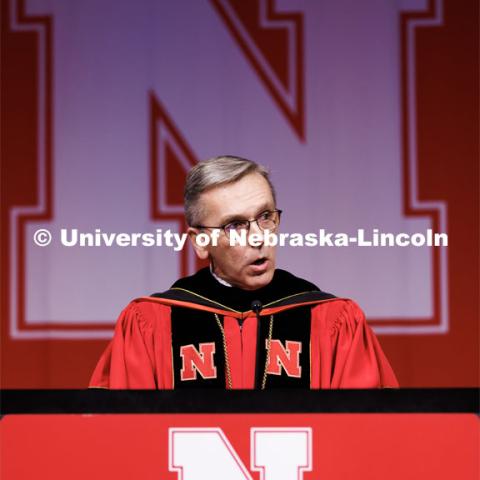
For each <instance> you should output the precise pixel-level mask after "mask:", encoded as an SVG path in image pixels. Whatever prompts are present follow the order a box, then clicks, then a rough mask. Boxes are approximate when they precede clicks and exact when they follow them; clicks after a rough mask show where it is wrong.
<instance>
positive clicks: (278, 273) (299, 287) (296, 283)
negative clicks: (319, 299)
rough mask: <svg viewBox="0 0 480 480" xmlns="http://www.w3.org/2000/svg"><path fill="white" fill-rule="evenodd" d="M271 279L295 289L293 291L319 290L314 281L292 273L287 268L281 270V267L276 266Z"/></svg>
mask: <svg viewBox="0 0 480 480" xmlns="http://www.w3.org/2000/svg"><path fill="white" fill-rule="evenodd" d="M272 281H274V282H278V283H279V284H281V285H283V286H284V287H287V288H289V289H291V290H292V291H295V293H301V292H313V291H319V290H320V288H318V287H317V285H315V284H314V283H312V282H310V281H308V280H306V279H304V278H301V277H297V276H296V275H294V274H293V273H290V272H288V271H287V270H282V269H281V268H277V269H276V270H275V275H274V277H273V280H272Z"/></svg>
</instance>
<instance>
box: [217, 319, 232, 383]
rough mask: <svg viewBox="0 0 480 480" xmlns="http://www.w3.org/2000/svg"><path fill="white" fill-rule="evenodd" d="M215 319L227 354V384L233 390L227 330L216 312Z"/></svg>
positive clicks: (224, 351) (224, 352)
mask: <svg viewBox="0 0 480 480" xmlns="http://www.w3.org/2000/svg"><path fill="white" fill-rule="evenodd" d="M214 315H215V320H216V321H217V325H218V328H220V331H221V332H222V341H223V354H224V355H225V370H226V372H227V386H228V389H229V390H232V375H231V373H230V361H229V360H228V351H227V340H226V339H225V330H224V329H223V326H222V322H221V321H220V318H219V317H218V315H217V314H216V313H215V314H214Z"/></svg>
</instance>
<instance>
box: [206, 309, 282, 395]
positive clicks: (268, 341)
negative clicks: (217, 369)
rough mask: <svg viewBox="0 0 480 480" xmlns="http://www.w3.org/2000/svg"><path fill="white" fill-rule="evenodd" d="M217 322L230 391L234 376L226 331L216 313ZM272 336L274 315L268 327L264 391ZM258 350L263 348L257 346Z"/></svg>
mask: <svg viewBox="0 0 480 480" xmlns="http://www.w3.org/2000/svg"><path fill="white" fill-rule="evenodd" d="M214 315H215V320H216V321H217V325H218V328H219V329H220V332H222V343H223V353H224V356H225V371H226V373H227V386H228V389H229V390H232V374H231V371H230V361H229V359H228V350H227V340H226V338H225V330H224V328H223V326H222V322H221V321H220V318H219V316H218V315H217V314H216V313H214ZM257 328H260V325H257ZM272 335H273V315H270V324H269V327H268V339H267V357H266V360H265V369H264V371H263V379H262V387H261V389H262V390H265V386H266V384H267V368H268V364H269V363H270V346H271V344H272ZM257 348H261V346H260V345H257Z"/></svg>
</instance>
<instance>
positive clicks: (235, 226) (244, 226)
mask: <svg viewBox="0 0 480 480" xmlns="http://www.w3.org/2000/svg"><path fill="white" fill-rule="evenodd" d="M223 229H224V230H225V233H226V235H227V237H230V232H233V231H235V232H237V233H241V232H242V231H243V230H248V222H247V221H244V222H232V223H229V224H228V225H225V227H223Z"/></svg>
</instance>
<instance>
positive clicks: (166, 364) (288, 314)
mask: <svg viewBox="0 0 480 480" xmlns="http://www.w3.org/2000/svg"><path fill="white" fill-rule="evenodd" d="M185 214H186V220H187V223H188V225H189V228H188V234H189V237H190V239H191V241H192V244H193V247H194V249H195V252H196V254H197V255H198V257H199V258H201V259H204V260H208V261H209V262H210V267H209V268H204V269H202V270H200V271H199V272H197V273H196V274H195V275H192V276H190V277H186V278H182V279H180V280H178V281H177V282H176V283H175V284H174V285H173V286H172V288H171V289H170V290H168V291H167V292H164V293H162V294H154V295H152V296H151V297H143V298H139V299H137V300H134V301H133V302H131V303H130V304H129V305H128V306H127V307H126V309H125V310H124V311H123V312H122V314H121V315H120V317H119V319H118V322H117V325H116V329H115V334H114V338H113V340H112V341H111V343H110V344H109V346H108V348H107V350H106V351H105V353H104V354H103V356H102V357H101V359H100V361H99V363H98V365H97V367H96V369H95V371H94V373H93V376H92V379H91V382H90V386H91V387H103V388H161V389H171V388H183V387H217V388H228V389H232V388H234V389H235V388H258V389H265V388H275V387H294V388H295V387H296V388H314V389H317V388H378V387H396V386H398V384H397V381H396V378H395V375H394V373H393V371H392V369H391V367H390V365H389V363H388V361H387V359H386V358H385V355H384V354H383V352H382V350H381V348H380V345H379V343H378V341H377V339H376V338H375V336H374V334H373V333H372V331H371V330H370V328H369V327H368V326H367V324H366V321H365V317H364V315H363V313H362V311H361V310H360V308H359V307H358V306H357V305H356V304H355V303H354V302H352V301H351V300H347V299H339V298H336V297H334V296H333V295H330V294H327V293H324V292H322V291H320V290H319V289H318V288H317V287H316V286H315V285H314V284H312V283H310V282H308V281H306V280H303V279H300V278H297V277H295V276H294V275H292V274H291V273H288V272H286V271H284V270H280V269H276V268H275V247H273V246H267V245H266V244H265V243H266V242H264V241H262V239H263V236H262V235H263V233H264V231H266V230H268V231H269V232H276V231H277V229H278V226H279V222H280V215H281V210H279V209H277V205H276V200H275V191H274V188H273V185H272V184H271V182H270V179H269V176H268V172H267V171H266V170H265V169H264V168H263V167H262V166H260V165H257V164H256V163H254V162H251V161H249V160H245V159H242V158H239V157H231V156H224V157H217V158H214V159H211V160H208V161H206V162H202V163H199V164H198V165H196V166H195V167H194V168H193V169H192V170H191V171H190V173H189V174H188V176H187V180H186V186H185ZM242 232H243V233H244V234H246V235H247V237H246V238H248V239H253V238H254V234H256V237H257V240H258V239H259V241H257V242H253V241H252V242H251V244H249V243H246V244H239V242H237V244H235V245H231V242H230V239H231V238H232V237H235V235H236V234H237V235H241V234H242ZM201 233H202V234H205V233H208V234H209V235H211V237H210V238H211V240H212V241H210V242H209V243H208V244H207V245H205V242H200V241H197V240H199V239H200V234H201ZM214 238H215V239H216V240H217V241H216V242H215V241H213V239H214ZM237 238H238V237H237ZM215 243H216V245H215Z"/></svg>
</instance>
